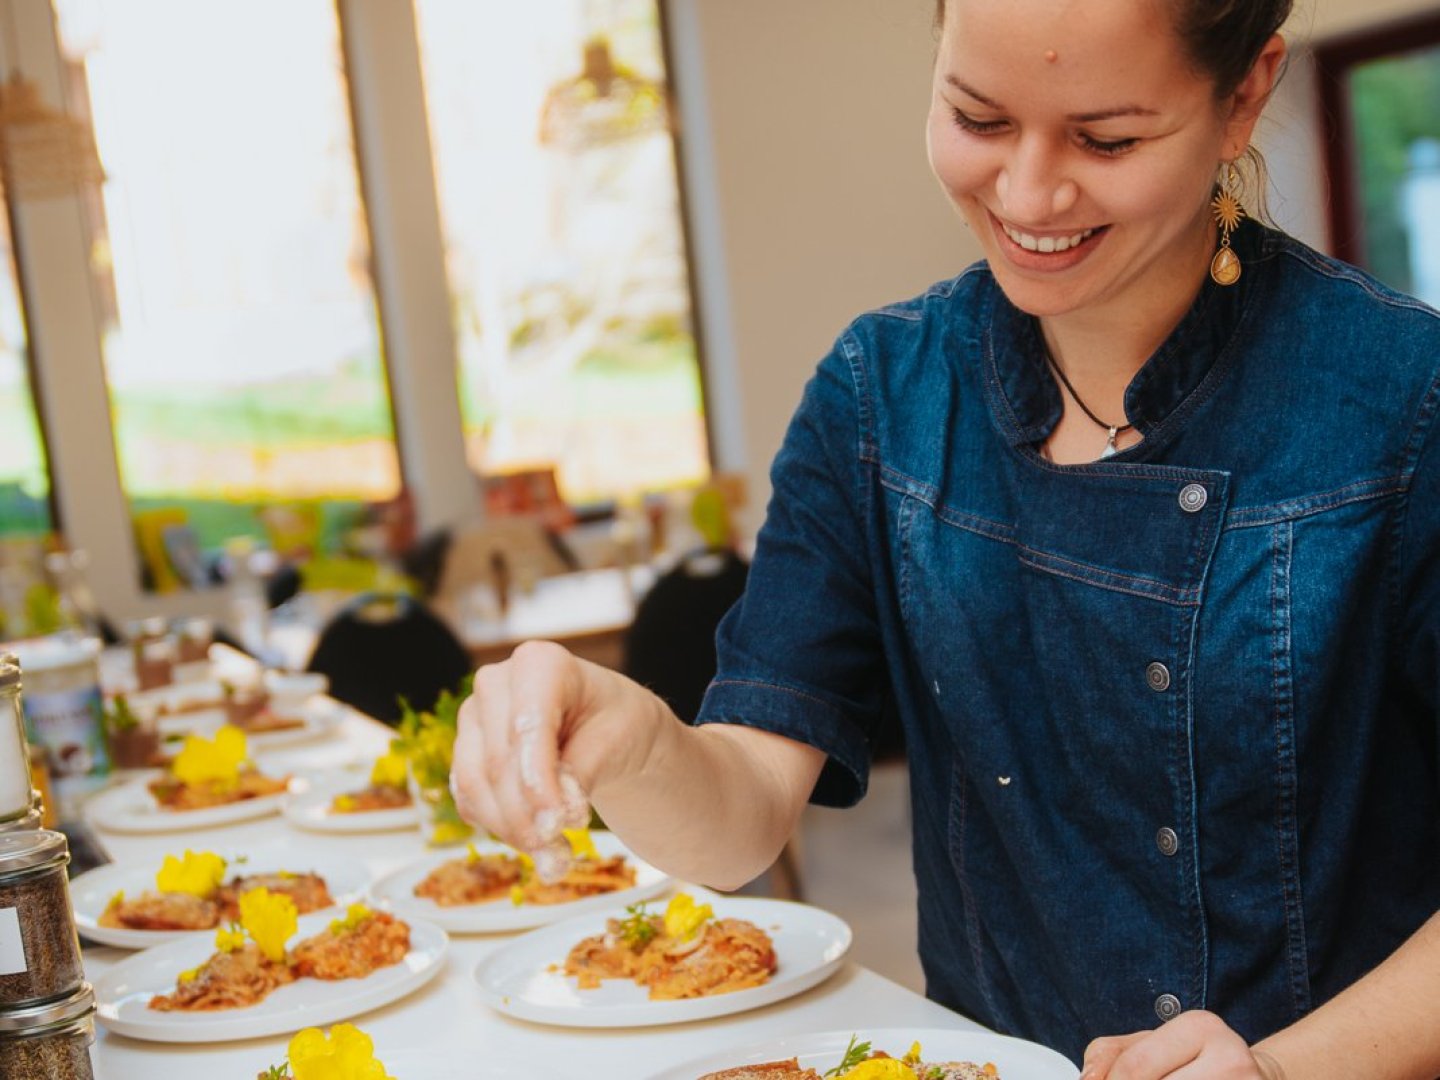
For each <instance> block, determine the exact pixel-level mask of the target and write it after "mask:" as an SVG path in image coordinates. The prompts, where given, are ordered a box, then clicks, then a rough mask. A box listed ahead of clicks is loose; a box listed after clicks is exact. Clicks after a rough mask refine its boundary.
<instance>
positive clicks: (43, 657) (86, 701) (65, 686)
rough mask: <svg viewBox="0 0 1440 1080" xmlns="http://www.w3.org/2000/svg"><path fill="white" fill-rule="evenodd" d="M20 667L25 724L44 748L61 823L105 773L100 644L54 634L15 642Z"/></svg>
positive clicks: (106, 756)
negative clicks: (22, 671) (23, 684)
mask: <svg viewBox="0 0 1440 1080" xmlns="http://www.w3.org/2000/svg"><path fill="white" fill-rule="evenodd" d="M15 650H16V652H17V653H19V656H20V663H21V664H22V665H23V666H24V668H25V695H24V698H23V704H24V712H25V723H26V726H27V728H28V729H29V732H30V735H31V737H32V739H33V740H34V741H35V742H37V743H39V744H40V745H41V746H43V747H45V756H46V761H47V763H48V764H49V766H50V780H51V784H52V785H53V789H54V793H55V801H56V803H57V809H58V811H59V814H60V818H61V820H65V819H67V818H69V817H71V816H72V815H74V814H75V813H76V812H77V811H78V809H79V805H80V802H81V800H82V799H83V798H84V797H85V796H86V795H87V794H89V793H90V792H92V791H95V790H97V789H99V788H100V787H101V786H103V784H104V783H105V778H106V777H107V776H108V775H109V774H110V755H109V752H108V750H107V749H106V746H105V731H104V727H103V725H102V723H101V704H102V702H101V697H100V663H99V657H100V642H99V641H97V640H95V639H94V638H74V637H66V636H64V635H55V636H54V637H49V638H39V639H37V640H35V641H27V642H21V643H17V645H16V646H15Z"/></svg>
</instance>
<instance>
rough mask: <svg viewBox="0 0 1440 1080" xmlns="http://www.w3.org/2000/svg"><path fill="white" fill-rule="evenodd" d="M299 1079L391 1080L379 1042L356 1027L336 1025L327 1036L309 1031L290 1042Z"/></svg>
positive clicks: (320, 1032)
mask: <svg viewBox="0 0 1440 1080" xmlns="http://www.w3.org/2000/svg"><path fill="white" fill-rule="evenodd" d="M288 1052H289V1055H290V1068H291V1071H292V1072H294V1074H295V1080H391V1077H390V1075H389V1074H388V1073H387V1072H386V1071H385V1066H384V1064H382V1063H381V1062H380V1061H378V1060H376V1058H375V1043H374V1042H373V1041H372V1040H371V1038H370V1036H369V1035H366V1034H365V1033H364V1032H363V1031H361V1030H360V1029H359V1028H357V1027H356V1026H355V1025H354V1024H336V1025H335V1026H334V1027H333V1028H331V1029H330V1034H329V1036H328V1037H327V1036H326V1035H325V1033H324V1032H322V1031H321V1030H320V1029H319V1028H305V1029H304V1030H303V1031H299V1032H296V1034H295V1037H294V1038H292V1039H291V1040H290V1048H289V1051H288Z"/></svg>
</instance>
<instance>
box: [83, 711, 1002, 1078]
mask: <svg viewBox="0 0 1440 1080" xmlns="http://www.w3.org/2000/svg"><path fill="white" fill-rule="evenodd" d="M389 735H390V733H389V731H388V729H386V728H384V727H382V726H381V725H379V724H377V723H375V722H374V721H372V720H369V719H368V718H366V717H363V716H360V715H359V714H352V715H350V716H347V717H346V719H345V720H344V721H343V722H342V724H341V725H340V727H339V729H338V734H337V735H336V736H334V737H333V738H331V739H328V740H327V741H326V742H324V743H313V744H309V745H308V746H307V747H304V748H301V747H295V748H291V749H287V750H286V751H285V757H286V758H287V760H302V761H303V762H304V763H305V764H307V765H311V766H314V767H317V768H325V767H329V766H336V765H340V764H344V763H347V762H350V761H356V760H360V759H368V758H373V757H374V756H376V755H377V754H379V753H380V752H382V751H383V750H384V748H385V746H386V743H387V741H388V739H389ZM100 838H101V841H102V843H104V845H105V847H106V848H107V849H108V850H109V851H110V853H111V855H113V856H114V858H115V860H116V861H117V862H132V861H133V862H138V863H140V864H142V865H151V864H153V865H157V866H158V865H159V862H160V860H161V859H162V857H163V856H164V855H165V854H166V853H167V852H170V851H173V850H176V849H178V848H183V847H190V848H196V849H200V848H206V849H211V850H215V849H227V848H234V847H236V846H260V845H262V844H264V845H269V844H273V843H288V844H292V845H294V850H296V851H297V852H303V851H306V850H311V851H316V852H319V851H325V852H328V853H332V854H344V855H348V856H350V857H352V858H356V859H359V860H360V861H362V862H364V863H365V864H366V865H367V866H368V867H369V869H370V870H371V871H372V873H374V874H376V875H379V874H383V873H386V872H388V871H390V870H392V869H394V868H396V867H399V866H401V865H403V864H404V863H407V862H409V861H411V860H412V859H414V858H416V857H418V856H419V855H420V854H421V853H422V852H423V848H422V846H421V841H420V837H419V834H418V831H417V832H409V831H406V832H391V833H368V834H362V835H334V834H320V833H308V832H302V831H300V830H298V829H295V828H293V827H292V826H290V825H289V824H288V823H287V822H286V821H285V819H284V818H281V817H279V816H275V817H269V818H263V819H260V820H258V821H250V822H246V823H242V824H235V825H229V826H225V827H222V828H215V829H206V830H203V831H199V830H197V831H193V832H189V833H167V834H162V835H142V836H136V835H122V834H119V833H111V832H102V833H101V836H100ZM507 940H510V938H509V936H507V935H497V936H483V937H453V938H452V939H451V943H450V953H449V958H448V961H447V966H446V969H445V971H444V972H443V973H442V974H441V975H440V976H439V977H438V978H437V979H435V980H434V981H433V982H431V983H430V984H429V985H428V986H426V987H425V988H423V989H422V990H420V991H419V992H417V993H415V994H413V995H411V996H410V997H407V998H404V999H402V1000H401V1001H399V1002H396V1003H395V1004H393V1005H389V1006H387V1007H385V1008H383V1009H379V1010H377V1011H375V1012H371V1013H367V1014H365V1015H363V1016H361V1017H357V1018H355V1020H354V1023H356V1024H357V1025H358V1026H359V1027H361V1028H362V1029H363V1030H365V1031H366V1032H368V1033H369V1034H370V1035H371V1036H372V1037H373V1038H374V1040H375V1045H376V1055H377V1056H378V1057H379V1058H380V1059H381V1060H382V1061H384V1062H385V1064H386V1067H387V1069H388V1070H389V1072H390V1074H391V1075H392V1076H394V1077H396V1078H397V1080H473V1078H486V1080H491V1078H494V1080H511V1078H513V1080H537V1078H554V1080H581V1078H585V1080H596V1078H601V1080H638V1078H640V1077H643V1076H646V1075H648V1074H650V1073H651V1072H654V1071H658V1070H659V1069H662V1068H665V1067H667V1066H670V1065H674V1064H678V1063H681V1062H684V1061H688V1060H689V1059H691V1058H693V1057H697V1056H699V1055H702V1054H708V1053H713V1052H715V1051H717V1050H724V1049H727V1048H736V1047H743V1046H746V1045H748V1044H750V1043H755V1042H763V1041H766V1040H769V1039H772V1038H776V1037H779V1036H783V1035H795V1034H801V1033H805V1032H819V1031H834V1030H847V1029H856V1030H859V1029H864V1028H878V1027H906V1028H927V1027H928V1028H936V1027H944V1028H954V1029H957V1030H966V1031H978V1030H982V1029H980V1028H979V1027H978V1026H977V1025H975V1024H974V1023H972V1022H970V1021H968V1020H965V1019H964V1018H962V1017H960V1016H957V1015H956V1014H955V1013H952V1012H950V1011H949V1010H947V1009H944V1008H942V1007H940V1006H939V1005H936V1004H934V1003H933V1002H930V1001H927V1000H926V999H925V998H923V997H920V996H919V995H918V994H915V993H913V992H911V991H909V990H907V989H905V988H904V987H901V986H899V985H897V984H896V983H893V982H891V981H889V980H888V979H885V978H882V977H881V976H879V975H877V974H875V973H874V972H872V971H869V970H867V969H865V968H862V967H859V966H857V965H854V964H848V965H846V966H844V967H842V968H841V970H840V971H839V972H838V973H837V974H836V975H835V976H834V977H832V978H831V979H829V980H828V981H827V982H825V983H822V984H821V985H820V986H818V987H815V988H814V989H812V990H809V991H807V992H806V993H804V994H801V995H800V996H798V997H795V998H791V999H789V1000H788V1001H784V1002H780V1003H779V1004H776V1005H772V1006H769V1007H768V1008H764V1009H759V1010H756V1011H753V1012H747V1013H739V1014H737V1015H734V1016H729V1017H723V1018H720V1019H715V1020H706V1021H700V1022H696V1023H690V1024H680V1025H675V1026H670V1027H654V1028H627V1029H624V1030H618V1031H594V1030H578V1029H567V1028H558V1027H548V1026H543V1025H539V1024H531V1023H527V1022H524V1021H519V1020H514V1019H511V1018H509V1017H505V1016H502V1015H500V1014H499V1013H496V1012H494V1011H492V1010H491V1009H490V1008H489V1007H487V1006H486V1005H485V1004H484V1003H483V1002H482V1001H481V1000H480V994H479V989H478V987H477V986H476V984H475V982H474V980H473V978H472V975H471V973H472V971H473V970H474V968H475V965H476V963H477V962H478V961H479V960H480V958H481V957H483V956H485V955H486V954H487V953H488V952H489V951H490V950H492V949H494V948H496V947H497V946H498V945H500V944H502V943H504V942H505V941H507ZM131 955H133V954H132V953H129V952H126V951H124V950H120V949H112V948H101V947H93V946H92V947H89V948H87V949H86V950H85V968H86V972H87V974H88V976H89V977H90V978H91V979H92V980H93V979H94V978H96V977H97V976H99V975H100V974H101V973H102V972H104V971H105V970H107V969H108V968H110V967H111V966H112V965H114V964H115V963H117V962H118V961H120V960H123V959H125V958H126V957H127V956H131ZM288 1042H289V1036H288V1035H286V1036H276V1037H273V1038H267V1039H254V1040H249V1041H246V1042H236V1043H223V1044H216V1045H213V1046H180V1045H170V1044H164V1043H150V1042H141V1041H138V1040H135V1039H128V1038H123V1037H120V1036H116V1035H111V1034H110V1033H108V1032H106V1031H105V1030H104V1029H103V1028H101V1029H100V1030H99V1034H98V1037H97V1040H96V1044H95V1047H94V1050H93V1053H92V1057H93V1060H94V1063H95V1067H96V1075H97V1077H98V1078H99V1080H153V1078H155V1077H166V1078H170V1077H174V1078H176V1080H184V1078H192V1080H251V1078H252V1077H254V1076H255V1075H256V1073H258V1072H261V1071H263V1069H264V1067H266V1066H268V1065H270V1064H278V1063H280V1062H281V1061H283V1060H284V1058H285V1048H286V1044H287V1043H288Z"/></svg>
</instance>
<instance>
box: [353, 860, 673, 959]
mask: <svg viewBox="0 0 1440 1080" xmlns="http://www.w3.org/2000/svg"><path fill="white" fill-rule="evenodd" d="M591 838H592V839H593V840H594V841H595V850H596V851H598V852H599V853H600V854H601V855H604V856H607V857H608V856H611V855H624V856H625V857H626V858H627V859H629V860H630V863H631V865H632V866H634V867H635V885H634V887H633V888H629V889H621V890H620V891H618V892H611V893H602V894H600V895H599V896H587V897H585V898H584V899H583V900H572V901H570V902H569V903H567V904H520V905H519V906H516V905H515V904H513V903H511V902H510V899H509V898H508V897H502V898H500V899H498V900H490V901H487V902H485V903H482V904H465V905H462V906H458V907H441V906H440V905H439V904H437V903H435V901H433V900H430V899H427V898H425V897H421V896H416V895H415V892H414V890H415V886H416V885H418V884H419V883H420V882H421V881H422V880H423V879H424V877H425V875H426V874H428V873H430V871H431V870H433V869H434V868H435V867H437V866H439V865H440V864H441V863H443V862H449V861H450V860H451V859H463V858H464V857H465V849H464V848H460V849H458V850H455V849H452V850H450V851H447V852H443V853H442V852H432V853H430V854H427V855H426V856H424V857H423V858H421V859H417V860H416V861H415V862H413V863H409V864H407V865H405V866H402V867H400V869H398V870H394V871H392V872H390V873H389V874H386V875H385V876H384V877H382V878H380V879H379V880H378V881H376V882H375V887H374V890H373V892H374V894H375V898H376V899H377V900H383V901H385V904H386V906H387V907H389V908H391V909H392V910H393V911H395V912H396V913H397V914H401V915H404V916H406V917H407V918H408V917H409V916H411V915H414V916H415V917H416V918H420V919H424V920H426V921H427V922H433V923H434V924H435V925H436V926H441V927H444V928H445V930H446V931H448V932H449V933H452V934H492V933H501V932H504V931H507V930H529V929H530V928H532V927H535V926H546V925H548V924H549V923H553V922H559V921H560V920H561V919H569V918H573V917H575V916H578V915H585V914H590V913H593V912H601V913H602V922H603V917H604V916H605V915H612V914H614V913H615V912H617V911H620V910H622V909H623V908H624V907H625V906H626V905H627V904H633V903H635V902H636V901H638V900H648V899H650V897H652V896H656V895H658V894H659V893H661V892H663V891H664V890H665V888H666V886H667V885H669V884H670V876H669V875H668V874H666V873H663V872H662V871H660V870H657V869H655V867H653V866H651V865H650V864H649V863H647V862H642V861H641V860H639V859H637V858H636V857H635V856H634V855H632V854H630V851H629V849H628V848H626V847H625V845H624V844H622V843H621V842H620V840H619V838H618V837H616V836H615V835H614V834H613V833H608V832H595V833H591ZM475 850H477V851H479V852H480V853H481V854H482V855H490V854H496V853H504V852H509V851H510V849H509V848H507V847H505V846H504V845H503V844H497V843H494V842H491V841H483V842H477V843H476V844H475ZM562 959H563V957H562Z"/></svg>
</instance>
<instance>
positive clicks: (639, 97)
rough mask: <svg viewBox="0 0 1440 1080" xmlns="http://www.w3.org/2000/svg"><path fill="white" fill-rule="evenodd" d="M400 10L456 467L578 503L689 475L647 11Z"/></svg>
mask: <svg viewBox="0 0 1440 1080" xmlns="http://www.w3.org/2000/svg"><path fill="white" fill-rule="evenodd" d="M416 9H417V20H418V22H419V26H420V41H421V54H422V57H423V60H424V72H425V83H426V94H427V103H428V109H429V117H430V131H431V140H432V144H433V146H434V153H435V162H436V175H437V182H438V186H439V193H440V202H441V212H442V217H443V219H444V227H445V239H446V246H447V271H448V274H449V278H450V286H451V290H452V294H453V295H452V300H453V310H454V316H455V329H456V337H457V339H458V342H459V348H460V354H461V370H460V393H461V411H462V414H463V416H464V421H465V429H466V439H467V445H468V448H469V455H470V461H471V464H472V465H473V467H474V468H476V469H477V470H478V471H480V472H482V473H487V474H493V473H503V472H508V471H513V470H518V469H521V468H527V467H535V466H540V467H545V466H553V467H555V469H556V474H557V479H558V481H559V484H560V488H561V491H562V493H563V494H564V495H565V496H566V497H567V498H568V499H571V500H581V501H583V500H590V499H596V498H603V497H610V496H616V495H624V494H631V493H635V492H639V491H644V490H649V489H656V488H664V487H671V486H676V485H680V484H685V483H690V482H694V481H697V480H700V479H703V478H704V476H705V475H706V473H707V471H708V468H709V465H708V459H707V452H706V438H705V423H704V410H703V403H702V400H701V383H700V372H699V364H698V361H697V357H696V347H695V337H694V332H693V325H692V312H691V303H690V292H689V285H688V274H687V268H686V256H685V245H684V235H683V229H682V225H681V216H680V210H679V188H678V183H677V178H676V166H675V153H674V142H673V139H672V138H671V135H670V132H669V130H668V128H667V126H666V124H665V117H666V111H665V94H664V89H663V88H664V82H665V70H664V62H663V58H662V50H661V41H660V33H659V25H658V13H657V10H656V3H655V0H610V2H607V3H597V2H595V0H546V2H544V3H538V4H490V3H474V2H473V0H416ZM607 48H608V53H607V51H606V50H607ZM587 55H588V57H589V59H588V64H589V69H590V71H591V73H592V74H598V75H600V76H601V78H598V79H596V78H590V79H586V78H580V77H579V76H580V75H581V72H582V70H584V66H583V65H584V64H585V63H586V57H587ZM607 56H608V58H609V60H610V61H611V63H612V66H613V73H612V72H610V71H608V69H607V67H606V59H607ZM607 76H608V77H607Z"/></svg>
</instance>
